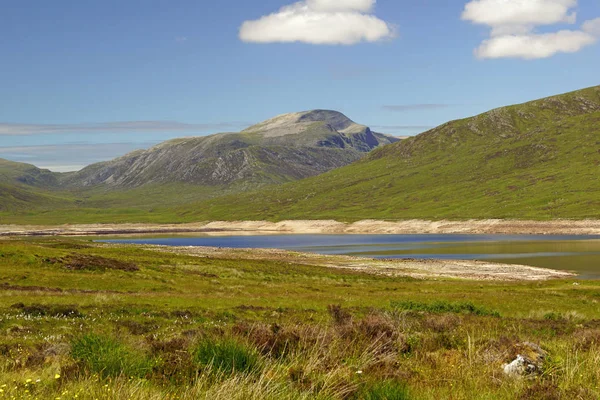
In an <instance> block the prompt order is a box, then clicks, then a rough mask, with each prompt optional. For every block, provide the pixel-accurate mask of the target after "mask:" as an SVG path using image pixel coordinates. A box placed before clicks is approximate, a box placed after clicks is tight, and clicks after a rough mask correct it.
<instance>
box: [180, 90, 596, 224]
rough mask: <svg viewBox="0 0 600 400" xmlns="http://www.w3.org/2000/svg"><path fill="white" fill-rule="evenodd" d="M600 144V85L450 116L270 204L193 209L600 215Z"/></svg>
mask: <svg viewBox="0 0 600 400" xmlns="http://www.w3.org/2000/svg"><path fill="white" fill-rule="evenodd" d="M599 145H600V86H594V87H591V88H587V89H582V90H579V91H575V92H570V93H566V94H563V95H557V96H551V97H548V98H544V99H539V100H534V101H531V102H527V103H523V104H519V105H513V106H507V107H501V108H498V109H494V110H491V111H489V112H486V113H482V114H480V115H477V116H474V117H470V118H465V119H460V120H456V121H450V122H448V123H445V124H443V125H441V126H439V127H437V128H434V129H431V130H429V131H427V132H424V133H422V134H420V135H417V136H414V137H411V138H408V139H406V140H403V141H401V142H399V143H394V144H391V145H389V146H384V147H382V148H379V149H375V150H374V151H373V152H371V153H369V154H368V155H367V156H366V157H364V158H363V159H361V160H359V161H357V162H356V163H354V164H352V165H349V166H346V167H342V168H340V169H336V170H334V171H330V172H328V173H325V174H322V175H319V176H317V177H312V178H308V179H305V180H302V181H299V182H295V183H289V184H285V185H282V186H278V187H270V188H268V190H263V191H261V201H260V204H259V203H258V202H256V201H253V200H252V197H253V196H256V193H248V194H244V195H242V196H240V197H238V198H235V199H234V198H231V197H224V198H220V199H219V202H218V203H217V201H206V202H203V203H201V205H200V204H197V205H195V206H197V207H201V208H200V210H202V211H201V212H198V211H195V212H192V216H193V217H194V218H197V219H199V220H220V219H224V220H252V219H267V220H283V219H305V217H306V216H307V215H310V216H311V218H314V219H338V220H344V221H356V220H361V219H392V220H395V219H411V218H426V219H434V220H436V219H443V218H449V219H465V218H466V219H469V218H484V219H485V218H521V219H523V218H532V219H554V218H600V200H598V199H600V182H598V179H597V174H598V172H599V171H600V167H599V166H600V146H599ZM223 208H226V209H227V212H226V213H225V212H223ZM184 210H185V211H184ZM189 211H190V210H189V209H188V208H186V207H184V208H182V210H181V212H189ZM186 215H187V214H186ZM190 218H192V217H190Z"/></svg>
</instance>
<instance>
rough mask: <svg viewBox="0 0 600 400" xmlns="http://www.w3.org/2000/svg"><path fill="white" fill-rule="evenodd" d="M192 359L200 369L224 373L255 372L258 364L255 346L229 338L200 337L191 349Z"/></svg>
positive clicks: (258, 359)
mask: <svg viewBox="0 0 600 400" xmlns="http://www.w3.org/2000/svg"><path fill="white" fill-rule="evenodd" d="M192 359H193V361H194V362H195V363H196V364H197V365H198V366H199V367H200V368H202V369H212V370H214V371H217V372H219V373H222V374H226V375H231V374H233V373H236V372H240V373H252V372H256V371H257V370H258V368H259V365H260V358H259V354H258V351H257V350H256V349H255V348H252V347H250V346H248V345H246V344H243V343H241V342H239V341H237V340H235V339H231V338H219V339H216V338H208V337H206V338H202V339H201V340H200V341H199V342H198V344H197V345H196V347H195V348H194V349H193V355H192Z"/></svg>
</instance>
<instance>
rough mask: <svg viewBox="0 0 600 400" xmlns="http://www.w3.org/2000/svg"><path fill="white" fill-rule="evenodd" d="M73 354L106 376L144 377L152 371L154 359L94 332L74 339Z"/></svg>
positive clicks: (93, 370) (72, 344)
mask: <svg viewBox="0 0 600 400" xmlns="http://www.w3.org/2000/svg"><path fill="white" fill-rule="evenodd" d="M71 356H72V357H73V358H74V359H75V360H77V361H80V362H82V363H83V364H84V365H85V367H86V368H88V369H89V370H90V371H91V372H95V373H98V374H101V375H103V376H105V377H108V376H112V377H117V376H121V375H122V376H135V377H138V378H143V377H145V376H146V375H148V374H149V373H150V372H151V371H152V361H151V360H150V359H149V358H148V357H146V355H145V354H143V353H141V352H138V351H134V350H132V349H129V348H127V347H126V346H125V345H123V344H121V343H119V342H118V341H116V340H115V339H112V338H109V337H104V336H99V335H94V334H91V335H85V336H82V337H80V338H78V339H76V340H74V341H73V342H72V343H71Z"/></svg>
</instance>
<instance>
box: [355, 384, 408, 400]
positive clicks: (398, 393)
mask: <svg viewBox="0 0 600 400" xmlns="http://www.w3.org/2000/svg"><path fill="white" fill-rule="evenodd" d="M409 398H410V397H409V395H408V389H407V388H406V385H404V384H403V383H400V382H397V381H393V380H386V381H383V382H378V383H375V384H372V385H369V386H365V387H364V388H362V389H361V390H359V392H358V393H357V394H356V396H355V399H360V400H408V399H409Z"/></svg>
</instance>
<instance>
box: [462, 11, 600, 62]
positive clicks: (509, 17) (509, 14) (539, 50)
mask: <svg viewBox="0 0 600 400" xmlns="http://www.w3.org/2000/svg"><path fill="white" fill-rule="evenodd" d="M576 6H577V0H472V1H470V2H469V3H467V5H466V6H465V9H464V11H463V14H462V19H463V20H466V21H471V22H473V23H475V24H480V25H486V26H488V27H490V28H491V33H490V38H489V39H486V40H484V41H483V43H482V44H481V46H479V48H477V49H476V50H475V55H476V56H477V57H478V58H523V59H538V58H546V57H551V56H553V55H555V54H557V53H575V52H578V51H579V50H581V49H582V48H584V47H586V46H589V45H592V44H594V43H596V42H597V41H598V39H599V38H600V18H599V19H596V20H591V21H587V22H585V23H584V24H583V25H582V27H581V29H576V30H564V29H563V30H559V31H556V32H545V33H538V32H537V31H536V28H538V27H541V26H551V25H556V24H575V23H576V22H577V14H576V12H575V11H574V8H575V7H576Z"/></svg>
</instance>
